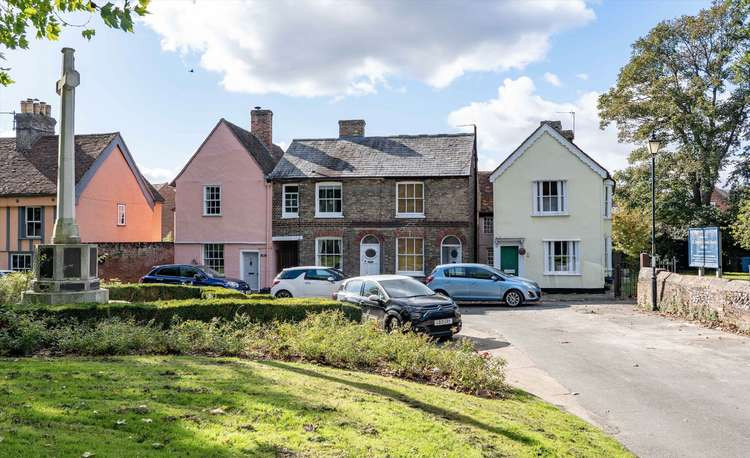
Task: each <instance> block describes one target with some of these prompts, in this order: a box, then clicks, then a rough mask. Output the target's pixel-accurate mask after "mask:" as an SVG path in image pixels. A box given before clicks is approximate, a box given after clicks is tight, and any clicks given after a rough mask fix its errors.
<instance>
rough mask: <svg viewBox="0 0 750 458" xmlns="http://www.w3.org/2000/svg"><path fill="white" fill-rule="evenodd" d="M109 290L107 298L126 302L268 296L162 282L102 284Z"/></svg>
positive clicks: (216, 287) (212, 287) (215, 287)
mask: <svg viewBox="0 0 750 458" xmlns="http://www.w3.org/2000/svg"><path fill="white" fill-rule="evenodd" d="M104 288H107V289H108V290H109V299H110V300H113V301H128V302H155V301H171V300H181V299H247V298H251V299H255V298H258V299H260V298H264V299H265V298H270V296H268V295H262V294H252V295H247V294H244V293H242V292H240V291H237V290H235V289H229V288H222V287H219V286H204V287H197V286H187V285H168V284H162V283H112V284H107V285H104Z"/></svg>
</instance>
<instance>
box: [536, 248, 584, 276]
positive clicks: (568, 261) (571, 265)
mask: <svg viewBox="0 0 750 458" xmlns="http://www.w3.org/2000/svg"><path fill="white" fill-rule="evenodd" d="M544 273H545V274H546V275H578V274H580V273H581V258H580V242H579V241H577V240H547V241H545V242H544Z"/></svg>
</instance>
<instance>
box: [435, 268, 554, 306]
mask: <svg viewBox="0 0 750 458" xmlns="http://www.w3.org/2000/svg"><path fill="white" fill-rule="evenodd" d="M426 283H427V286H429V287H430V289H432V290H433V291H435V292H438V293H441V294H445V295H446V296H448V297H450V298H452V299H453V300H455V301H458V302H461V301H482V302H498V301H501V300H502V301H504V302H505V303H506V304H507V305H509V306H511V307H515V306H517V305H521V304H523V303H524V302H534V301H538V300H539V299H541V297H542V290H541V288H539V285H538V284H537V283H536V282H534V281H532V280H529V279H527V278H522V277H515V276H513V275H508V274H506V273H503V272H501V271H499V270H498V269H495V268H494V267H490V266H487V265H484V264H444V265H440V266H437V267H435V270H433V271H432V273H431V274H430V276H429V277H427V281H426Z"/></svg>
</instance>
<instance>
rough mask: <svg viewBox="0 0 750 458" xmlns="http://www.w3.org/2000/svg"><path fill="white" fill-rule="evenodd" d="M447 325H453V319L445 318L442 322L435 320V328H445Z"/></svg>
mask: <svg viewBox="0 0 750 458" xmlns="http://www.w3.org/2000/svg"><path fill="white" fill-rule="evenodd" d="M446 324H453V318H444V319H442V320H435V326H445V325H446Z"/></svg>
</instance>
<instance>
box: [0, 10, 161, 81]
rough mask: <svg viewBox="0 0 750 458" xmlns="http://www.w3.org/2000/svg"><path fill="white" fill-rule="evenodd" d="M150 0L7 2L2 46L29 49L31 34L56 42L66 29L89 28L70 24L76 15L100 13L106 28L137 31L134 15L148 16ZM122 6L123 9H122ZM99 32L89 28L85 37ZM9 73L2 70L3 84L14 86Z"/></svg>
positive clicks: (0, 14) (0, 28)
mask: <svg viewBox="0 0 750 458" xmlns="http://www.w3.org/2000/svg"><path fill="white" fill-rule="evenodd" d="M148 4H149V0H135V1H134V0H125V2H124V3H121V2H116V3H113V2H107V3H106V4H104V6H99V5H98V4H97V3H95V2H93V1H90V0H5V1H4V2H3V8H2V9H1V10H0V45H2V46H4V47H6V48H8V49H17V48H21V49H27V48H28V47H29V40H28V38H27V33H33V34H34V36H35V37H37V38H39V39H45V40H50V41H56V40H58V39H59V38H60V34H61V33H62V30H63V29H64V28H68V27H85V24H76V23H73V22H72V21H71V22H68V21H69V20H70V19H69V17H70V16H72V15H73V14H75V13H79V14H80V13H88V14H89V15H94V14H97V12H98V14H99V15H100V16H101V18H102V21H103V22H104V25H106V26H107V27H110V28H113V29H120V30H123V31H125V32H132V31H133V25H134V22H133V14H135V15H137V16H145V15H146V14H148ZM118 5H120V6H118ZM95 34H96V31H95V30H94V29H93V28H86V29H84V30H82V31H81V35H82V36H83V37H84V38H86V39H87V40H90V39H92V38H93V37H94V35H95ZM12 83H13V80H12V79H11V78H10V75H9V74H8V71H7V70H2V71H0V84H1V85H3V86H7V85H9V84H12Z"/></svg>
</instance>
